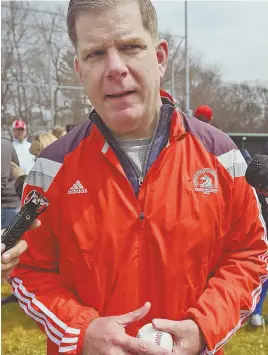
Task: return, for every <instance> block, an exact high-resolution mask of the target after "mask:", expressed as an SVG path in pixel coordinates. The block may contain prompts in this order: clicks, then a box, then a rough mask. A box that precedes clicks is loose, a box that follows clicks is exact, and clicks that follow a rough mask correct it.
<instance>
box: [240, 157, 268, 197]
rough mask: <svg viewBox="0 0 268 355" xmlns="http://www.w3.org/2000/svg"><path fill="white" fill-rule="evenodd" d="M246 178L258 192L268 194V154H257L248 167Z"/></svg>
mask: <svg viewBox="0 0 268 355" xmlns="http://www.w3.org/2000/svg"><path fill="white" fill-rule="evenodd" d="M245 178H246V180H247V182H248V183H249V184H250V185H251V186H253V187H254V188H255V189H256V190H257V191H258V192H260V193H261V194H263V195H266V196H268V155H256V156H255V157H254V158H253V159H252V161H251V162H250V163H249V165H248V167H247V170H246V174H245Z"/></svg>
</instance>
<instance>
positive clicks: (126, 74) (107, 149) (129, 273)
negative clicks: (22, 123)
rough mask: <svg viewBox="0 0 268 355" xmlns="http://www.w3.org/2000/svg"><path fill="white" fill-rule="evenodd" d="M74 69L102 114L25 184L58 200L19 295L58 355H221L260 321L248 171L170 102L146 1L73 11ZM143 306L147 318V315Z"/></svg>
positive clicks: (21, 269)
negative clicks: (163, 342)
mask: <svg viewBox="0 0 268 355" xmlns="http://www.w3.org/2000/svg"><path fill="white" fill-rule="evenodd" d="M67 23H68V30H69V35H70V38H71V41H72V43H73V44H74V47H75V49H76V53H77V56H76V58H75V69H76V72H77V74H78V77H79V79H80V81H81V83H82V85H83V87H84V89H85V92H86V93H87V96H88V97H89V99H90V101H91V103H92V105H93V107H94V110H93V111H92V112H91V114H90V117H89V120H88V121H86V122H84V123H83V124H81V125H79V126H77V127H76V128H74V129H72V130H71V131H70V132H69V133H67V134H66V135H65V136H64V137H62V138H61V139H60V140H58V141H56V142H55V143H53V144H51V145H50V146H49V147H48V148H46V149H45V150H44V151H43V152H42V154H41V155H40V157H38V159H37V161H36V164H35V166H34V168H33V169H32V171H31V172H30V174H29V175H28V177H27V181H26V187H25V191H24V196H26V194H27V193H28V192H29V191H31V190H32V189H37V190H38V191H40V192H41V193H43V194H44V195H45V196H46V197H47V198H48V199H49V200H50V206H49V208H48V209H47V210H46V211H45V212H44V214H42V216H41V222H42V224H41V226H40V227H39V228H38V229H36V230H32V231H29V232H28V233H27V234H26V236H25V238H26V240H27V243H28V245H29V248H28V251H26V252H25V254H24V255H23V256H22V257H21V261H20V264H19V265H18V266H17V268H16V269H15V272H14V275H13V279H12V286H13V290H14V293H15V295H16V296H17V298H18V300H19V302H20V304H21V307H22V308H23V309H24V310H25V312H26V313H27V314H28V315H29V316H31V317H33V318H34V319H35V320H36V321H37V322H38V324H39V325H40V327H41V328H42V329H43V330H44V331H45V332H46V334H47V336H48V346H47V349H48V350H47V351H48V354H49V355H55V354H58V353H65V354H68V355H71V354H83V355H89V354H90V355H91V354H92V355H104V354H111V355H112V354H116V355H122V354H150V355H162V354H171V352H168V351H166V350H165V349H163V348H161V347H159V346H157V345H155V344H151V343H149V342H147V341H144V340H143V339H139V338H136V334H137V332H138V330H139V328H140V327H142V326H143V325H144V324H146V323H150V322H153V324H154V326H155V327H156V328H158V329H161V330H164V331H167V332H169V333H171V334H172V336H173V341H174V347H173V352H172V353H173V354H188V355H195V354H200V353H201V352H202V351H204V352H205V353H206V354H209V355H212V354H215V353H216V352H217V353H219V352H221V348H222V347H223V345H224V344H225V343H226V342H227V341H228V340H229V339H230V337H231V336H232V335H233V334H234V333H235V332H236V331H237V330H238V329H239V327H240V326H241V324H243V322H244V321H245V320H246V319H247V317H248V316H249V315H250V314H251V312H252V311H253V309H254V307H255V305H256V301H257V299H258V297H259V294H260V292H261V284H262V282H264V280H265V279H266V278H267V270H266V268H267V264H266V259H267V243H266V233H265V229H264V226H263V225H262V222H261V220H260V219H259V215H260V211H259V209H258V205H257V202H256V198H255V194H254V192H253V190H252V189H251V188H250V187H249V186H248V185H247V184H246V182H245V178H244V174H245V169H246V164H245V161H244V159H243V157H242V156H241V153H240V151H239V150H238V149H237V147H236V146H235V144H234V143H233V142H232V140H231V139H230V138H229V137H228V136H227V135H225V134H224V133H223V132H220V131H218V130H217V129H215V128H214V127H212V126H210V125H207V124H205V123H203V122H200V121H199V120H196V119H194V118H191V117H189V116H188V115H186V114H184V113H182V112H180V111H179V110H177V109H176V107H175V106H174V104H173V103H172V102H171V101H170V100H169V99H168V98H167V97H161V95H160V81H161V78H162V77H163V76H164V74H165V71H166V67H167V62H168V44H167V42H166V41H165V40H160V39H159V37H158V34H157V17H156V13H155V10H154V8H153V6H152V4H151V2H150V1H149V0H140V1H138V0H137V1H124V2H122V1H118V0H114V1H109V2H108V1H106V0H98V1H97V0H95V1H80V0H72V1H70V4H69V9H68V18H67ZM142 305H143V306H142Z"/></svg>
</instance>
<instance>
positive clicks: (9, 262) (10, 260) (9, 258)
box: [1, 219, 41, 280]
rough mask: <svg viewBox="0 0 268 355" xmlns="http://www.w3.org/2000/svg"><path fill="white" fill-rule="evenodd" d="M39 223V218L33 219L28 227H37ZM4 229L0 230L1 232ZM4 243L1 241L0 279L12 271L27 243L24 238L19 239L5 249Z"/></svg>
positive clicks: (5, 277)
mask: <svg viewBox="0 0 268 355" xmlns="http://www.w3.org/2000/svg"><path fill="white" fill-rule="evenodd" d="M40 225H41V222H40V221H39V219H35V220H34V221H33V223H32V225H31V227H30V229H35V228H38V227H39V226H40ZM3 232H4V230H1V234H2V233H3ZM5 247H6V246H5V244H3V243H1V254H2V255H1V277H2V279H4V280H5V279H7V278H8V276H9V275H10V274H11V273H12V271H13V270H14V268H15V266H16V265H17V264H18V263H19V261H20V259H19V257H20V256H21V254H22V253H24V252H25V250H26V249H27V247H28V245H27V243H26V241H25V240H20V241H19V242H18V243H17V244H16V245H15V246H14V247H13V248H11V249H9V250H7V251H6V252H4V251H5Z"/></svg>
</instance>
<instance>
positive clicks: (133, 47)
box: [122, 44, 141, 52]
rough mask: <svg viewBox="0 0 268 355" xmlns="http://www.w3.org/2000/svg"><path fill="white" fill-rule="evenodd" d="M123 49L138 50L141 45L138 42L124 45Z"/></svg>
mask: <svg viewBox="0 0 268 355" xmlns="http://www.w3.org/2000/svg"><path fill="white" fill-rule="evenodd" d="M122 49H123V50H124V51H128V52H137V51H139V50H140V49H141V47H140V46H139V45H137V44H129V45H126V46H124V47H123V48H122Z"/></svg>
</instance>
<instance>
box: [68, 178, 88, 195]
mask: <svg viewBox="0 0 268 355" xmlns="http://www.w3.org/2000/svg"><path fill="white" fill-rule="evenodd" d="M86 193H87V189H85V188H84V186H83V185H82V184H81V182H80V181H79V180H77V181H76V182H75V183H74V184H73V186H72V187H71V188H70V190H69V191H68V194H69V195H72V194H86Z"/></svg>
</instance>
